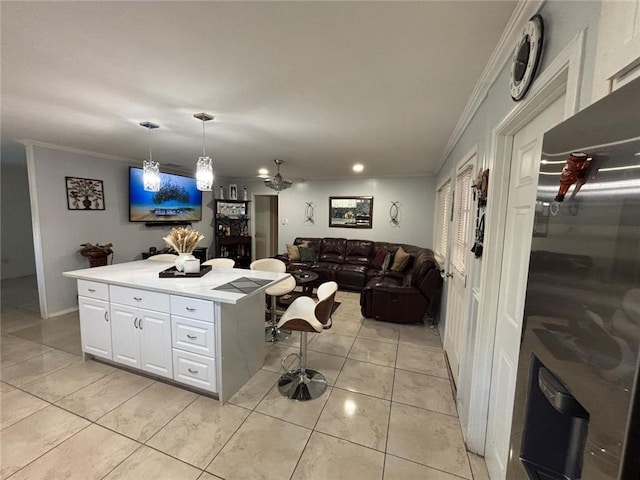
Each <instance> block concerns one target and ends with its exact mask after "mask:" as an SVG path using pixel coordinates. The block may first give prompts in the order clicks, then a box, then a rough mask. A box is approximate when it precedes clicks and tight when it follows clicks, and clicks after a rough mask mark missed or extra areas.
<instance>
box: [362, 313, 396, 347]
mask: <svg viewBox="0 0 640 480" xmlns="http://www.w3.org/2000/svg"><path fill="white" fill-rule="evenodd" d="M398 336H399V334H398V329H397V328H396V325H395V324H393V323H388V322H380V321H378V320H371V319H367V320H365V322H364V324H363V325H362V328H361V329H360V332H359V333H358V337H360V338H367V339H369V340H377V341H378V342H387V343H398Z"/></svg>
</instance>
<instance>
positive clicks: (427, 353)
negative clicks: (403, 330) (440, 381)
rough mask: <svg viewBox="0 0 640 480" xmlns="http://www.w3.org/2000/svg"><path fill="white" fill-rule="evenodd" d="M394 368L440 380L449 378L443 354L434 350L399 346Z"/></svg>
mask: <svg viewBox="0 0 640 480" xmlns="http://www.w3.org/2000/svg"><path fill="white" fill-rule="evenodd" d="M396 368H399V369H401V370H410V371H412V372H418V373H425V374H427V375H434V376H436V377H441V378H449V374H448V373H447V366H446V363H445V361H444V353H443V352H441V351H438V350H435V349H423V348H414V347H410V346H408V345H399V346H398V358H397V360H396Z"/></svg>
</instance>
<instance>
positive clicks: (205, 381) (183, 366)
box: [171, 295, 218, 392]
mask: <svg viewBox="0 0 640 480" xmlns="http://www.w3.org/2000/svg"><path fill="white" fill-rule="evenodd" d="M215 325H216V320H215V316H214V308H213V302H210V301H206V300H199V299H196V298H188V297H180V296H177V295H171V330H172V338H173V375H174V377H173V378H174V380H175V381H176V382H181V383H186V384H188V385H191V386H194V387H198V388H202V389H203V390H209V391H211V392H217V391H218V388H217V384H216V378H217V376H216V361H215V356H216V345H215V339H216V333H215Z"/></svg>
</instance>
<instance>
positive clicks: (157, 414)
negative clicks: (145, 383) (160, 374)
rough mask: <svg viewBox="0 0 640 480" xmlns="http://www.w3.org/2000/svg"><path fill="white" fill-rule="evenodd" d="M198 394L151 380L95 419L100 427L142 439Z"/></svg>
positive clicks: (151, 433) (146, 438) (141, 440)
mask: <svg viewBox="0 0 640 480" xmlns="http://www.w3.org/2000/svg"><path fill="white" fill-rule="evenodd" d="M197 397H198V395H197V394H196V393H193V392H189V391H187V390H183V389H181V388H178V387H172V386H171V385H167V384H165V383H159V382H158V383H154V384H153V385H151V386H150V387H149V388H147V389H145V390H143V391H142V392H140V393H139V394H137V395H136V396H134V397H132V398H130V399H129V400H127V401H126V402H124V403H123V404H122V405H120V406H119V407H117V408H115V409H114V410H112V411H111V412H110V413H108V414H106V415H105V416H104V417H102V418H100V419H99V420H98V423H99V424H100V425H102V426H104V427H107V428H110V429H111V430H115V431H116V432H119V433H122V434H123V435H126V436H127V437H130V438H133V439H134V440H138V441H139V442H146V441H147V440H148V439H149V438H151V437H152V436H153V435H154V434H155V433H156V432H157V431H158V430H160V429H161V428H162V427H164V426H165V425H166V424H167V423H168V422H169V420H171V419H172V418H173V417H175V416H176V415H177V414H178V413H180V411H182V410H183V409H184V408H185V407H186V406H187V405H189V404H190V403H191V402H193V401H194V400H195V399H196V398H197Z"/></svg>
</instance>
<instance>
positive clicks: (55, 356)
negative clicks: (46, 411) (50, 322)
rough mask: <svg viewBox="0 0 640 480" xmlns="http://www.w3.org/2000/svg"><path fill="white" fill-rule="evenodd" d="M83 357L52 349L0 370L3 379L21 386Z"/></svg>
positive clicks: (79, 360)
mask: <svg viewBox="0 0 640 480" xmlns="http://www.w3.org/2000/svg"><path fill="white" fill-rule="evenodd" d="M81 361H82V358H80V357H77V356H75V355H71V354H69V353H66V352H60V351H58V350H51V351H48V352H45V353H43V354H42V355H38V356H36V357H33V358H30V359H29V360H25V361H24V362H20V363H16V364H15V365H11V366H9V367H5V368H3V369H2V370H1V371H0V375H1V376H2V381H3V382H7V383H9V384H11V385H14V386H17V387H20V386H22V385H26V384H27V383H31V382H33V381H34V380H37V379H38V378H41V377H44V376H45V375H48V374H50V373H53V372H55V371H56V370H60V369H61V368H64V367H68V366H69V365H72V364H74V363H80V362H81Z"/></svg>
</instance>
